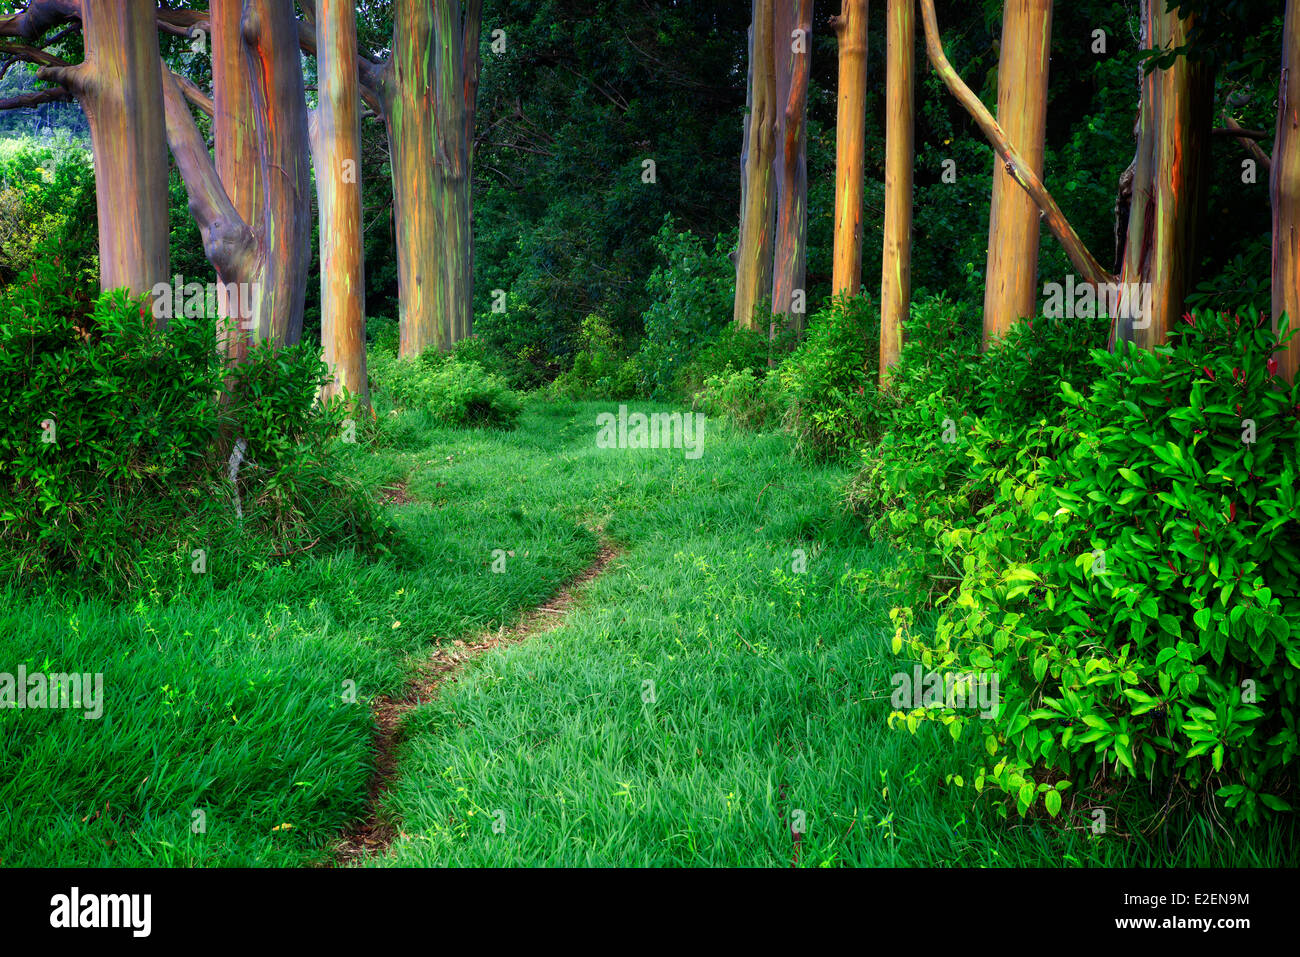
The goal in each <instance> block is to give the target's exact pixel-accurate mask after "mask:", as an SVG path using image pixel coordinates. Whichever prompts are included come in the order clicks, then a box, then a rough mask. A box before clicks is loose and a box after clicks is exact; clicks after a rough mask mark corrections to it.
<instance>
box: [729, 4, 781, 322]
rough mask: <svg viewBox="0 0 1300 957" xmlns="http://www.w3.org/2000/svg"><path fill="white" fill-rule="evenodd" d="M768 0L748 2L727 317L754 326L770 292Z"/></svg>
mask: <svg viewBox="0 0 1300 957" xmlns="http://www.w3.org/2000/svg"><path fill="white" fill-rule="evenodd" d="M774 33H775V14H774V10H773V0H753V22H752V23H751V25H750V28H749V83H748V97H747V100H748V102H747V106H748V114H747V116H746V117H745V135H744V141H743V145H742V147H741V154H740V169H741V178H740V238H739V241H738V242H737V246H736V298H735V302H734V306H733V309H732V318H733V320H734V321H735V323H736V325H738V326H740V327H742V328H745V329H754V328H756V317H755V310H757V308H758V305H759V301H760V300H761V299H762V297H763V296H765V295H767V292H768V290H770V289H772V288H773V286H772V283H773V275H774V273H773V255H774V250H775V246H776V236H775V232H774V216H775V206H776V182H775V177H774V175H773V161H774V159H775V153H776V123H777V119H776V115H777V98H776V96H777V94H776V59H775V48H774V45H773V35H774Z"/></svg>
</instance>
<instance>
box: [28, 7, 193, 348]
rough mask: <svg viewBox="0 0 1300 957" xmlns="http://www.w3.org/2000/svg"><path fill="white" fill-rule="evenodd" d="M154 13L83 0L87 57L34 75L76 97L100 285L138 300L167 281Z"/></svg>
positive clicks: (162, 137)
mask: <svg viewBox="0 0 1300 957" xmlns="http://www.w3.org/2000/svg"><path fill="white" fill-rule="evenodd" d="M155 9H156V5H155V4H154V3H153V2H152V0H82V2H81V10H80V16H81V23H82V29H83V32H84V35H85V49H86V56H85V59H84V60H83V61H82V62H81V63H79V64H77V65H75V66H47V67H42V68H41V70H40V71H39V76H40V77H41V78H42V79H45V80H52V81H54V82H57V83H61V84H62V85H63V86H64V87H66V88H67V89H68V90H70V91H71V92H72V94H73V95H74V96H76V98H77V100H78V101H79V102H80V103H81V106H82V109H83V110H85V113H86V119H87V121H88V123H89V125H90V139H91V145H92V149H93V153H94V160H95V196H96V205H97V207H98V210H99V282H100V287H101V288H102V289H106V290H107V289H118V288H122V287H125V288H126V289H128V290H130V291H131V293H132V294H135V295H143V294H145V293H147V292H149V291H150V290H152V289H153V287H154V286H155V285H156V284H157V283H160V282H165V281H166V280H167V278H168V277H167V266H168V238H169V234H168V221H167V137H166V124H165V121H164V118H163V92H162V61H161V59H160V58H159V55H158V31H157V27H156V25H155V22H154V17H155ZM159 324H160V325H163V324H165V320H159Z"/></svg>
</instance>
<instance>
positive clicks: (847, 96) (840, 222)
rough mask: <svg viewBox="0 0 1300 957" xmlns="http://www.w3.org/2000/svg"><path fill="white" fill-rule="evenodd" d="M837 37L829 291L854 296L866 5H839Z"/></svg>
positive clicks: (849, 0)
mask: <svg viewBox="0 0 1300 957" xmlns="http://www.w3.org/2000/svg"><path fill="white" fill-rule="evenodd" d="M831 28H832V29H833V30H834V31H835V33H836V35H837V36H838V38H839V68H840V75H839V100H838V107H837V112H836V124H835V249H834V253H833V256H834V258H833V277H832V280H831V283H832V286H831V288H832V291H833V292H835V293H836V294H840V293H843V294H845V295H849V296H856V295H857V294H858V291H859V290H860V289H861V286H862V200H863V190H864V187H865V178H864V177H865V176H866V127H867V0H843V3H842V6H841V8H840V14H839V16H836V17H832V18H831Z"/></svg>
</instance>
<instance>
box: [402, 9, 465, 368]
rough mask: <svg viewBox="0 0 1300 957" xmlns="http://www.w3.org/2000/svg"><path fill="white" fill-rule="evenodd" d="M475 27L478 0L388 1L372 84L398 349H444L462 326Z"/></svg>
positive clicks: (458, 335) (460, 335) (405, 351)
mask: <svg viewBox="0 0 1300 957" xmlns="http://www.w3.org/2000/svg"><path fill="white" fill-rule="evenodd" d="M481 28H482V2H481V0H463V2H462V0H394V4H393V43H392V55H391V56H390V58H389V60H388V62H387V64H386V65H385V66H384V67H383V69H382V71H381V72H380V75H379V76H378V78H377V79H378V90H377V93H378V95H379V99H380V102H381V104H382V106H383V111H384V121H385V123H386V125H387V128H388V141H389V150H390V152H391V155H392V167H393V215H394V218H395V222H396V228H397V250H398V251H397V260H398V262H397V282H398V295H399V297H400V300H401V311H402V315H401V345H400V349H401V354H402V355H415V354H418V353H420V352H423V351H424V350H425V349H427V348H430V347H433V348H438V349H449V348H450V347H451V346H453V345H454V344H455V343H456V342H458V341H460V340H461V339H464V338H465V337H466V336H468V335H469V334H470V331H471V328H472V310H473V297H474V237H473V232H472V229H471V205H470V168H471V161H472V159H473V155H472V154H473V142H474V119H475V107H476V105H477V100H478V79H479V70H480V65H481V61H480V59H479V33H480V31H481Z"/></svg>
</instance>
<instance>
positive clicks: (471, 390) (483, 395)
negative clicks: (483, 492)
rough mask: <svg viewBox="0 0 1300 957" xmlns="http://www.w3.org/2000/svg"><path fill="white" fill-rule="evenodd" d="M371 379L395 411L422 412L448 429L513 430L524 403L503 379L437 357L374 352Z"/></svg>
mask: <svg viewBox="0 0 1300 957" xmlns="http://www.w3.org/2000/svg"><path fill="white" fill-rule="evenodd" d="M370 374H371V377H372V378H373V380H374V382H375V384H376V386H377V387H378V388H380V389H382V390H384V391H385V392H387V393H388V395H389V396H390V397H391V398H392V399H393V400H394V401H395V402H396V403H397V404H398V405H401V406H403V407H405V408H408V409H421V410H423V411H425V412H428V413H429V414H430V415H432V416H433V417H434V418H435V419H437V420H438V421H439V422H442V423H444V424H446V425H453V426H483V427H488V428H498V429H512V428H514V427H515V425H516V424H517V422H518V420H519V414H520V412H522V411H523V401H522V400H521V399H520V398H519V396H518V394H517V393H515V392H514V391H513V390H511V388H510V387H509V386H508V385H507V384H506V383H505V381H504V380H503V379H501V378H500V377H498V376H495V375H492V374H491V373H489V372H487V371H486V370H484V368H483V367H482V366H480V365H478V364H477V363H475V362H466V361H463V360H461V359H458V358H456V357H454V356H450V355H444V354H442V353H439V352H436V351H429V352H424V353H422V354H420V355H419V356H415V357H412V358H407V359H399V358H397V357H396V356H393V355H391V354H389V353H387V352H383V351H376V352H374V353H372V355H371V357H370Z"/></svg>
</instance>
